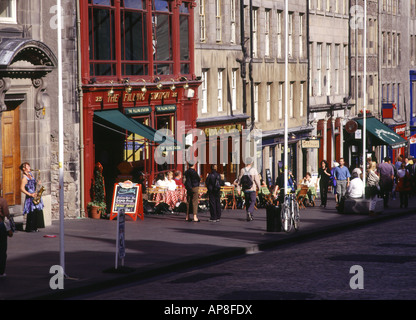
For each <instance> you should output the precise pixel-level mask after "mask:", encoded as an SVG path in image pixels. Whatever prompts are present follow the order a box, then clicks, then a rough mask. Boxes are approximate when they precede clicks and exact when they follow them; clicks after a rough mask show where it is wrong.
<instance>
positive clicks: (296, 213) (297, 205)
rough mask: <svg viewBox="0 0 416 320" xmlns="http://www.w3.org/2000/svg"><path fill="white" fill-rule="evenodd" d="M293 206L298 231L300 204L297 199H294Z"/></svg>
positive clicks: (293, 216)
mask: <svg viewBox="0 0 416 320" xmlns="http://www.w3.org/2000/svg"><path fill="white" fill-rule="evenodd" d="M292 208H293V212H292V214H293V215H292V218H293V226H294V227H295V230H296V231H298V230H299V224H300V215H299V204H298V202H297V201H296V200H295V199H293V202H292Z"/></svg>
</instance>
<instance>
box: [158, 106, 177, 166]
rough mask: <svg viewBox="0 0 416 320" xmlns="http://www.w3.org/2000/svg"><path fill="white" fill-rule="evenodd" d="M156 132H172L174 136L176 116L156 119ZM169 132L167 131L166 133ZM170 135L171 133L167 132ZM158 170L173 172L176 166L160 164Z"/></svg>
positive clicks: (163, 116) (164, 116)
mask: <svg viewBox="0 0 416 320" xmlns="http://www.w3.org/2000/svg"><path fill="white" fill-rule="evenodd" d="M156 130H162V131H164V130H170V131H171V132H172V134H174V132H175V116H174V115H172V114H170V115H160V116H157V117H156ZM166 132H167V131H166ZM167 133H170V132H167ZM168 152H173V151H168ZM167 156H172V154H170V155H167ZM157 169H158V171H159V172H161V171H167V170H173V169H174V165H173V164H168V163H165V164H161V165H160V164H158V165H157Z"/></svg>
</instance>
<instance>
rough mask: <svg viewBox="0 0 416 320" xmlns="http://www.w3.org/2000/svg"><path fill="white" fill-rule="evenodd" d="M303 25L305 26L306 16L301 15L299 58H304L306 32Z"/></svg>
mask: <svg viewBox="0 0 416 320" xmlns="http://www.w3.org/2000/svg"><path fill="white" fill-rule="evenodd" d="M303 24H304V14H300V15H299V58H300V59H303V58H304V52H303V43H304V32H303Z"/></svg>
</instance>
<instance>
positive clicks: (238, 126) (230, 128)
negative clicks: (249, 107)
mask: <svg viewBox="0 0 416 320" xmlns="http://www.w3.org/2000/svg"><path fill="white" fill-rule="evenodd" d="M221 130H222V132H223V133H229V132H231V131H233V130H236V131H238V132H241V131H242V130H243V126H242V124H230V125H227V126H221V127H212V128H205V129H204V132H205V135H206V136H207V137H210V136H217V135H219V134H220V133H221Z"/></svg>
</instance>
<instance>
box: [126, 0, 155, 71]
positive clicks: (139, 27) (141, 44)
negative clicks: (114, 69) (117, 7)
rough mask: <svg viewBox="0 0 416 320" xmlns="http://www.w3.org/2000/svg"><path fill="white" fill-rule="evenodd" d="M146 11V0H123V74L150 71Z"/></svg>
mask: <svg viewBox="0 0 416 320" xmlns="http://www.w3.org/2000/svg"><path fill="white" fill-rule="evenodd" d="M146 13H147V12H146V4H145V3H144V1H131V0H130V1H128V0H125V1H122V4H121V14H120V18H121V21H120V23H121V30H120V31H121V32H120V34H121V59H122V66H121V68H122V75H123V76H128V75H145V74H148V73H149V70H148V67H149V66H148V63H147V61H148V54H147V46H146V43H147V32H146Z"/></svg>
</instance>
